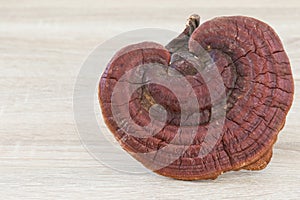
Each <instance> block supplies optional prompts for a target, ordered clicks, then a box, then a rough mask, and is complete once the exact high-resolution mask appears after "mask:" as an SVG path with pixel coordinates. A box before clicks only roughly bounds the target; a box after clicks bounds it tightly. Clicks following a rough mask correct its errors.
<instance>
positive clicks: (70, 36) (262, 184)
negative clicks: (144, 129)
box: [0, 0, 300, 199]
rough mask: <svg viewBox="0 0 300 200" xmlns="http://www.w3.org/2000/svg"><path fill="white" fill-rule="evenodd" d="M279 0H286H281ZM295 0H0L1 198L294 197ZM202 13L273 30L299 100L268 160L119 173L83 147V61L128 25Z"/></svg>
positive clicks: (179, 22)
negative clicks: (196, 172) (78, 110)
mask: <svg viewBox="0 0 300 200" xmlns="http://www.w3.org/2000/svg"><path fill="white" fill-rule="evenodd" d="M282 2H283V3H282ZM298 2H299V1H297V0H292V1H288V0H287V1H274V0H272V1H271V0H268V1H253V0H252V1H251V2H250V1H249V3H243V2H241V1H237V0H230V1H216V0H213V1H200V0H197V1H177V0H176V1H158V0H154V1H138V0H133V1H122V0H117V1H108V0H107V1H90V0H85V1H33V0H28V1H24V2H22V3H21V1H17V0H12V1H4V0H1V1H0V76H1V78H0V97H1V98H0V199H220V198H223V199H300V192H299V188H300V134H299V133H300V132H299V130H300V123H299V119H300V100H299V99H300V67H299V66H300V35H299V33H300V23H299V21H300V15H299V13H300V5H299V3H298ZM191 13H198V14H200V15H201V16H202V21H206V20H207V19H209V18H212V17H214V16H220V15H237V14H239V15H249V16H253V17H256V18H259V19H261V20H263V21H266V22H267V23H269V24H270V25H272V27H274V28H275V29H276V31H277V32H278V34H279V35H280V37H281V39H282V40H283V42H284V45H285V48H286V51H287V53H288V55H289V57H290V61H291V64H292V68H293V73H294V78H295V100H294V104H293V106H292V109H291V111H290V112H289V114H288V118H287V122H286V125H285V128H284V129H283V130H282V132H281V133H280V135H279V139H278V142H277V143H276V145H275V149H274V155H273V159H272V161H271V163H270V164H269V166H268V167H267V168H266V169H265V170H263V171H259V172H249V171H240V172H230V173H226V174H224V175H222V176H220V177H219V178H218V179H216V180H209V181H194V182H185V181H177V180H172V179H168V178H165V177H161V176H157V175H154V174H151V173H149V174H143V175H131V174H126V173H120V172H116V171H114V170H112V169H110V168H107V167H105V166H103V165H102V164H100V163H99V162H97V161H96V160H94V159H93V158H92V157H91V156H90V155H89V153H88V152H87V151H86V150H85V148H84V147H83V146H82V145H81V142H80V140H79V137H78V134H77V132H76V126H75V123H74V119H73V110H72V94H73V87H74V83H75V80H76V76H77V74H78V72H79V69H80V67H81V64H82V62H83V61H84V59H85V58H86V57H87V55H88V54H89V52H90V51H91V50H92V49H93V48H94V47H95V46H96V45H98V44H99V43H101V42H103V41H105V40H107V39H109V38H110V37H111V36H114V35H117V34H119V33H122V32H124V31H129V30H133V29H137V28H145V27H156V28H166V29H171V30H174V31H177V32H179V31H181V30H182V28H183V24H184V22H185V21H184V20H185V19H186V17H187V16H188V15H189V14H191Z"/></svg>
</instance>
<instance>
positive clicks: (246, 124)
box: [99, 15, 294, 180]
mask: <svg viewBox="0 0 300 200" xmlns="http://www.w3.org/2000/svg"><path fill="white" fill-rule="evenodd" d="M199 23H200V17H199V16H198V15H192V16H191V17H190V18H189V19H188V22H187V25H186V28H185V30H184V31H183V32H182V33H181V34H180V35H179V36H178V37H177V38H175V39H174V40H172V41H171V42H170V43H169V44H168V45H166V46H165V47H164V46H162V45H160V44H157V43H154V42H142V43H138V44H133V45H129V46H126V47H124V48H123V49H121V50H120V51H118V52H117V53H116V55H115V56H114V57H113V58H112V59H111V61H110V62H109V64H108V66H107V68H106V70H105V72H104V73H103V74H102V76H101V80H100V84H99V102H100V106H101V110H102V114H103V116H104V120H105V123H106V125H107V126H108V128H109V129H110V131H111V132H112V133H113V135H114V137H115V138H116V139H117V141H118V142H119V143H120V145H121V146H122V147H123V148H124V149H125V150H126V151H127V152H129V153H130V154H131V155H132V156H133V157H134V158H136V159H137V160H138V161H140V162H141V163H142V164H143V165H144V166H146V167H147V168H149V169H151V170H153V171H154V172H156V173H158V174H161V175H163V176H167V177H172V178H175V179H181V180H199V179H215V178H217V177H218V176H219V175H220V174H222V173H224V172H227V171H231V170H240V169H246V170H261V169H263V168H265V167H266V166H267V164H268V163H269V161H270V159H271V157H272V147H273V145H274V143H275V141H276V138H277V135H278V133H279V131H280V130H281V129H282V128H283V126H284V123H285V119H286V115H287V113H288V111H289V109H290V107H291V104H292V100H293V93H294V86H293V77H292V72H291V67H290V63H289V59H288V57H287V54H286V52H285V51H284V48H283V45H282V43H281V41H280V39H279V37H278V35H277V34H276V33H275V31H274V30H273V29H272V28H271V27H270V26H269V25H267V24H266V23H264V22H262V21H259V20H257V19H254V18H251V17H245V16H230V17H217V18H214V19H212V20H209V21H207V22H205V23H203V24H201V25H200V24H199ZM204 54H207V55H209V58H210V62H207V59H203V56H204ZM193 59H194V60H196V64H198V65H199V66H198V68H197V66H195V62H192V61H191V60H193ZM153 63H155V64H156V65H159V66H161V68H157V73H156V72H154V73H152V74H151V73H150V74H148V72H147V69H150V68H151V65H152V64H153ZM212 63H213V64H214V65H215V66H216V67H217V70H218V72H219V75H220V77H221V79H222V81H223V84H224V88H225V90H224V92H225V93H224V94H223V96H222V95H221V94H220V98H218V97H217V98H215V99H214V100H213V101H214V105H213V102H212V97H211V92H212V91H211V90H210V89H209V88H208V85H207V77H205V76H206V75H205V73H204V72H205V70H207V69H210V68H209V67H211V66H210V65H211V64H212ZM137 66H144V67H143V68H140V70H139V71H132V70H133V69H134V68H136V67H137ZM147 67H148V68H147ZM154 67H155V66H154ZM158 69H160V70H158ZM130 70H131V71H130ZM172 70H173V71H176V72H178V73H179V74H180V75H182V76H183V77H184V78H185V79H186V80H187V82H188V83H189V84H190V87H191V88H192V92H194V94H195V96H196V99H197V103H196V104H195V102H193V103H191V102H189V99H190V98H191V96H190V92H191V91H190V92H188V91H185V89H184V87H182V88H180V86H176V84H175V83H174V86H172V87H171V88H167V87H166V86H163V85H161V84H156V83H151V80H154V79H155V78H157V77H158V76H161V77H160V78H162V79H164V80H165V81H172V80H173V79H172V76H174V74H172V73H171V74H170V73H169V71H172ZM199 70H200V72H199ZM201 70H202V71H201ZM128 73H129V74H130V75H128ZM126 74H127V75H126ZM125 75H126V76H127V79H126V81H124V80H125V79H124V80H123V79H122V77H123V76H125ZM135 76H137V77H139V79H135ZM203 76H204V77H203ZM210 78H211V80H210V81H209V82H210V83H209V84H210V88H214V87H216V88H218V86H219V85H218V84H219V83H217V82H214V80H215V79H214V77H210ZM133 80H135V81H136V80H140V81H141V82H139V83H136V82H134V81H133ZM174 80H175V79H174ZM122 81H123V82H122ZM131 81H132V82H131ZM120 82H122V83H121V86H122V89H121V91H119V92H116V93H114V90H115V87H116V86H117V84H118V83H120ZM162 82H163V81H162ZM135 84H137V85H138V86H135ZM172 84H173V83H172ZM119 85H120V84H119ZM133 85H134V86H133ZM131 86H132V87H133V88H135V91H134V92H132V93H131V92H130V91H129V88H130V87H131ZM176 87H178V88H176ZM174 90H176V91H177V92H178V93H181V100H180V101H179V100H178V98H177V95H178V94H174V92H172V91H174ZM114 95H115V96H114ZM224 96H225V106H218V105H222V104H221V102H222V100H224ZM112 99H114V102H113V101H112ZM124 99H125V100H126V101H127V100H129V101H127V102H125V104H126V105H125V106H122V105H123V104H124ZM182 102H186V104H185V105H184V106H185V108H184V109H185V110H184V113H185V114H184V113H183V110H182V107H181V104H182ZM154 105H159V106H158V107H157V106H156V111H155V108H154ZM213 106H215V107H216V109H217V111H220V112H221V110H222V109H223V112H224V113H225V115H224V116H222V115H220V116H218V114H217V115H216V116H214V117H212V109H213ZM126 109H128V110H126ZM162 109H163V110H165V111H166V113H165V115H162V114H159V112H162V111H161V110H162ZM126 112H127V114H124V113H126ZM150 112H152V114H151V116H150V114H149V113H150ZM155 112H158V115H155ZM186 112H188V114H186ZM114 113H115V115H117V116H119V115H120V116H122V114H124V115H123V118H118V117H117V118H118V119H116V116H115V115H114ZM128 113H129V114H128ZM195 113H196V115H195V116H194V115H193V114H195ZM183 115H185V116H188V118H189V119H188V120H186V121H183V120H182V116H183ZM124 116H125V117H124ZM126 116H127V117H126ZM155 116H157V117H156V118H155ZM162 116H164V117H162ZM222 117H223V118H224V119H223V123H222V127H221V129H220V130H219V129H215V132H216V133H214V129H212V131H211V132H210V134H217V135H218V138H213V139H211V140H210V139H208V140H206V139H205V138H206V136H207V134H208V130H209V128H210V126H211V123H212V122H213V121H217V122H218V120H219V118H220V119H221V118H222ZM128 118H131V120H132V121H130V122H131V124H130V125H128V123H129V121H126V120H128ZM153 121H156V122H157V124H159V126H160V128H157V127H156V125H157V124H155V123H154V124H152V127H151V128H153V129H155V130H156V131H157V132H155V134H153V133H149V131H151V129H150V128H149V126H148V125H149V123H151V122H153ZM133 123H134V125H132V124H133ZM162 123H163V125H162V126H161V124H162ZM217 124H218V123H217ZM132 126H139V127H140V128H139V129H138V130H139V131H136V129H134V128H132ZM157 126H158V125H157ZM143 127H146V128H144V129H143ZM133 132H135V133H133ZM136 132H138V133H136ZM191 133H192V134H191ZM212 141H213V142H212ZM204 145H207V146H211V149H210V151H209V152H207V153H206V154H203V155H204V156H199V152H200V151H201V148H202V147H203V146H204ZM180 147H183V148H180ZM158 151H159V153H157V152H158ZM174 155H175V156H174Z"/></svg>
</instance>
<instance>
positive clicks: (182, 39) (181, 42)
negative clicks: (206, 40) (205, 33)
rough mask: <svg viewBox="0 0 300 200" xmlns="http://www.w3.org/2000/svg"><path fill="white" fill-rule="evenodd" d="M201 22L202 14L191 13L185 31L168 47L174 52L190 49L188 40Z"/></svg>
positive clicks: (167, 47)
mask: <svg viewBox="0 0 300 200" xmlns="http://www.w3.org/2000/svg"><path fill="white" fill-rule="evenodd" d="M199 24H200V16H199V15H197V14H193V15H191V16H190V17H189V18H188V19H187V22H186V27H185V29H184V30H183V32H182V33H181V34H180V35H179V36H177V37H176V38H174V39H173V40H172V41H171V42H169V43H168V44H167V45H166V49H168V51H169V52H170V53H171V54H173V53H175V52H179V51H188V41H189V39H190V36H191V35H192V33H193V32H194V31H195V30H196V28H197V27H198V26H199Z"/></svg>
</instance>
